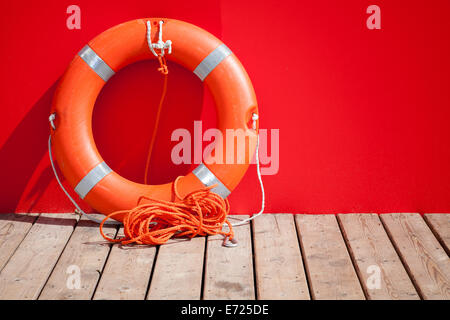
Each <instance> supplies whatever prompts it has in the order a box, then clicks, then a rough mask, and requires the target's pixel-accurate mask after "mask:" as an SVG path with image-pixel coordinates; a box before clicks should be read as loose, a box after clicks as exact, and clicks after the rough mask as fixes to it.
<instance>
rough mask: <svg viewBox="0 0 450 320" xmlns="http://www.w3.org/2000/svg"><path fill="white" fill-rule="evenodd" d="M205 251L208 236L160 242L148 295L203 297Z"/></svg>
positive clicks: (149, 296) (149, 297)
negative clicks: (162, 243) (161, 243)
mask: <svg viewBox="0 0 450 320" xmlns="http://www.w3.org/2000/svg"><path fill="white" fill-rule="evenodd" d="M204 254H205V237H195V238H192V239H190V240H188V239H173V240H170V241H168V242H167V243H166V244H164V245H161V246H160V247H159V251H158V258H157V260H156V264H155V270H154V272H153V276H152V281H151V283H150V290H149V292H148V295H147V299H149V300H165V299H173V300H181V299H188V300H197V299H200V296H201V288H202V277H203V259H204Z"/></svg>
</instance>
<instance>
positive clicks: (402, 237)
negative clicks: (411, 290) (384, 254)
mask: <svg viewBox="0 0 450 320" xmlns="http://www.w3.org/2000/svg"><path fill="white" fill-rule="evenodd" d="M380 217H381V220H382V222H383V224H384V226H385V228H386V230H387V232H388V234H389V237H390V238H391V240H392V243H393V244H394V245H395V248H396V250H397V252H398V253H399V255H400V257H401V259H402V260H403V264H404V265H405V267H406V268H407V271H408V272H409V275H410V276H411V278H412V280H413V282H414V283H415V285H416V288H417V289H418V290H419V294H421V296H422V298H424V299H450V282H449V275H450V261H449V258H448V256H447V254H446V253H445V251H444V249H443V248H442V247H441V245H440V244H439V242H438V241H437V239H436V238H435V237H434V235H433V233H432V232H431V230H430V228H429V227H428V226H427V224H426V223H425V221H424V220H423V218H422V217H421V216H420V214H418V213H392V214H382V215H381V216H380Z"/></svg>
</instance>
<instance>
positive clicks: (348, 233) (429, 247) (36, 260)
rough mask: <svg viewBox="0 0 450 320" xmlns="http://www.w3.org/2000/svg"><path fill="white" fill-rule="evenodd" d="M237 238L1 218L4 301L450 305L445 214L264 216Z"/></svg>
mask: <svg viewBox="0 0 450 320" xmlns="http://www.w3.org/2000/svg"><path fill="white" fill-rule="evenodd" d="M233 218H234V220H236V219H242V218H243V217H242V216H233ZM107 233H109V234H110V235H112V236H114V235H115V236H120V233H121V230H116V228H114V227H109V228H108V229H107ZM235 233H236V238H237V239H238V241H239V245H238V247H235V248H225V247H223V246H222V237H220V236H211V237H207V238H206V237H198V238H194V239H192V240H181V241H180V240H178V241H172V242H170V243H169V244H166V245H164V246H160V247H147V246H126V247H122V246H120V245H113V246H112V245H110V244H108V243H105V241H104V240H103V238H102V237H101V236H100V234H99V232H98V228H97V226H96V225H95V224H93V223H92V222H90V221H87V220H85V218H82V219H81V220H80V221H78V218H77V216H76V215H73V214H60V215H50V214H41V215H28V216H23V215H20V216H19V215H13V214H2V215H0V270H1V271H0V299H450V281H449V280H450V260H449V256H448V255H449V246H450V214H425V215H424V216H421V215H420V214H417V213H402V214H383V215H377V214H342V215H337V216H334V215H291V214H266V215H263V216H261V217H258V218H257V219H255V220H254V221H252V223H251V224H247V225H243V226H240V227H237V228H235Z"/></svg>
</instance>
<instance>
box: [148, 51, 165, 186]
mask: <svg viewBox="0 0 450 320" xmlns="http://www.w3.org/2000/svg"><path fill="white" fill-rule="evenodd" d="M158 61H159V64H160V67H159V68H158V71H159V72H161V73H162V74H163V75H164V84H163V90H162V94H161V99H159V105H158V110H157V111H156V119H155V128H154V129H153V134H152V139H151V140H150V145H149V147H148V152H147V161H146V163H145V173H144V183H145V184H147V177H148V170H149V167H150V158H151V156H152V151H153V146H154V144H155V140H156V133H157V132H158V126H159V117H160V115H161V108H162V105H163V103H164V99H165V97H166V92H167V75H168V74H169V70H168V69H167V63H166V58H164V57H161V56H158Z"/></svg>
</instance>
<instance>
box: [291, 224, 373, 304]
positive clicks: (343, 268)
mask: <svg viewBox="0 0 450 320" xmlns="http://www.w3.org/2000/svg"><path fill="white" fill-rule="evenodd" d="M295 221H296V224H297V228H298V234H299V238H300V243H301V247H302V251H303V254H304V257H305V266H306V271H307V274H308V279H309V284H310V288H311V295H312V297H313V299H330V300H335V299H336V300H341V299H349V300H350V299H351V300H360V299H365V296H364V293H363V290H362V288H361V285H360V283H359V279H358V276H357V274H356V271H355V269H354V267H353V264H352V261H351V259H350V256H349V254H348V252H347V247H346V245H345V242H344V239H343V237H342V234H341V231H340V229H339V225H338V223H337V220H336V217H335V216H334V215H296V216H295Z"/></svg>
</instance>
